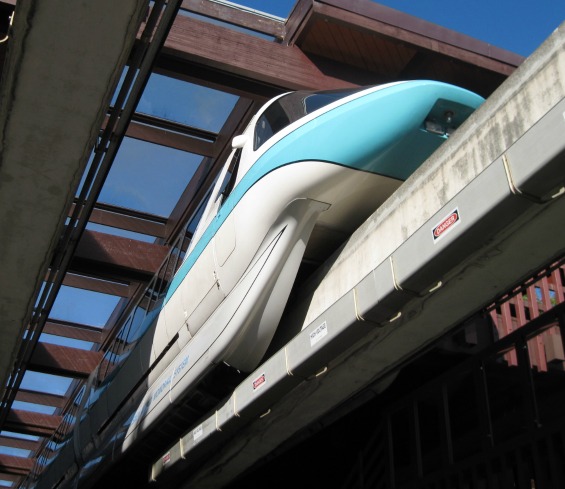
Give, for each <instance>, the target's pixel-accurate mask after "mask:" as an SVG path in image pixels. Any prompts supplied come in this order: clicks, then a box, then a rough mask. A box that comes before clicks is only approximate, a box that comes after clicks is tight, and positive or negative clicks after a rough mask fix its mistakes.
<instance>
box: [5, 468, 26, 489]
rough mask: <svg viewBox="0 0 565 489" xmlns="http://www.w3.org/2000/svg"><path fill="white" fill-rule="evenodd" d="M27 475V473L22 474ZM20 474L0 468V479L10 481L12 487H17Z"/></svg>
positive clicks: (20, 477) (19, 481)
mask: <svg viewBox="0 0 565 489" xmlns="http://www.w3.org/2000/svg"><path fill="white" fill-rule="evenodd" d="M22 475H27V474H22ZM22 475H17V474H8V473H6V472H5V471H3V470H2V469H1V468H0V480H3V481H7V482H12V483H13V484H12V487H18V486H19V484H20V483H21V481H22Z"/></svg>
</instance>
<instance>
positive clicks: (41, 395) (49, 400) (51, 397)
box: [16, 389, 67, 408]
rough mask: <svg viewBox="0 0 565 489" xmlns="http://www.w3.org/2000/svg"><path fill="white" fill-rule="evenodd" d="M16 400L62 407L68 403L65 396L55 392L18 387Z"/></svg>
mask: <svg viewBox="0 0 565 489" xmlns="http://www.w3.org/2000/svg"><path fill="white" fill-rule="evenodd" d="M16 401H21V402H29V403H31V404H41V405H43V406H53V407H55V408H62V407H64V406H65V404H66V403H67V398H66V397H65V396H58V395H55V394H47V393H45V392H36V391H30V390H27V389H18V392H17V394H16Z"/></svg>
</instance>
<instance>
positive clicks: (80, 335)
mask: <svg viewBox="0 0 565 489" xmlns="http://www.w3.org/2000/svg"><path fill="white" fill-rule="evenodd" d="M42 332H43V333H47V334H51V335H55V336H61V337H63V338H71V339H73V340H81V341H89V342H91V343H100V342H101V340H102V330H101V329H100V328H97V327H95V326H88V325H86V324H79V323H73V322H71V321H62V320H60V319H48V320H47V322H46V323H45V326H44V327H43V331H42Z"/></svg>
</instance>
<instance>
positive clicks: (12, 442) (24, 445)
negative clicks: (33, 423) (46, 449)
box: [0, 436, 41, 472]
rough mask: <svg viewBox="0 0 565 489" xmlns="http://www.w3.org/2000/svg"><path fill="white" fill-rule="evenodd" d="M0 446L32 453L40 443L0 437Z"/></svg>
mask: <svg viewBox="0 0 565 489" xmlns="http://www.w3.org/2000/svg"><path fill="white" fill-rule="evenodd" d="M0 445H1V446H3V447H10V448H20V449H22V450H31V451H34V450H37V449H38V448H39V446H40V445H41V443H40V442H39V441H36V440H24V439H22V438H13V437H11V436H0ZM0 472H1V468H0Z"/></svg>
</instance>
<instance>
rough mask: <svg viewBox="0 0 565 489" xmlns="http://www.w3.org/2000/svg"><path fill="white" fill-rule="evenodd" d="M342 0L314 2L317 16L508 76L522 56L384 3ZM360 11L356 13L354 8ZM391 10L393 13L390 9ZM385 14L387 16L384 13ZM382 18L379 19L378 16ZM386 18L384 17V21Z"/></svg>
mask: <svg viewBox="0 0 565 489" xmlns="http://www.w3.org/2000/svg"><path fill="white" fill-rule="evenodd" d="M356 4H357V5H356V6H355V5H352V4H351V2H345V1H343V0H325V1H324V2H321V1H314V12H315V14H314V15H313V17H314V16H320V17H321V18H322V19H325V20H328V21H329V20H330V19H331V21H332V22H338V23H342V24H347V25H349V26H350V27H351V28H354V29H357V30H366V31H368V32H371V33H380V34H382V35H384V36H387V37H389V38H391V39H394V40H396V41H397V42H405V43H408V44H410V45H413V46H414V47H417V48H419V49H426V50H430V51H433V52H436V53H437V54H440V55H443V56H447V57H450V58H453V59H457V60H460V61H464V62H467V63H472V64H473V65H475V66H478V67H481V68H483V69H487V70H491V71H494V72H496V73H500V74H502V75H505V76H508V75H510V74H511V73H512V72H513V71H514V70H515V69H516V66H518V65H519V64H520V63H521V61H522V60H523V58H522V57H521V56H518V55H514V54H513V53H510V52H507V51H504V50H502V49H497V48H495V47H493V46H490V45H488V44H486V43H484V42H482V41H478V40H476V39H473V38H470V37H468V36H465V35H463V34H459V33H457V32H454V31H451V30H449V29H446V28H444V27H441V26H438V25H435V24H432V23H430V22H426V21H424V20H421V19H418V18H415V17H412V16H410V15H407V14H404V13H402V12H398V11H395V10H393V9H387V8H385V9H383V8H382V7H384V6H382V5H377V4H376V3H375V4H372V3H371V2H356ZM356 8H357V9H358V12H355V11H354V10H355V9H356ZM389 11H390V12H389ZM385 13H387V14H388V15H386V16H385ZM379 17H380V18H379ZM385 17H386V21H385V20H381V19H383V18H385Z"/></svg>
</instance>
